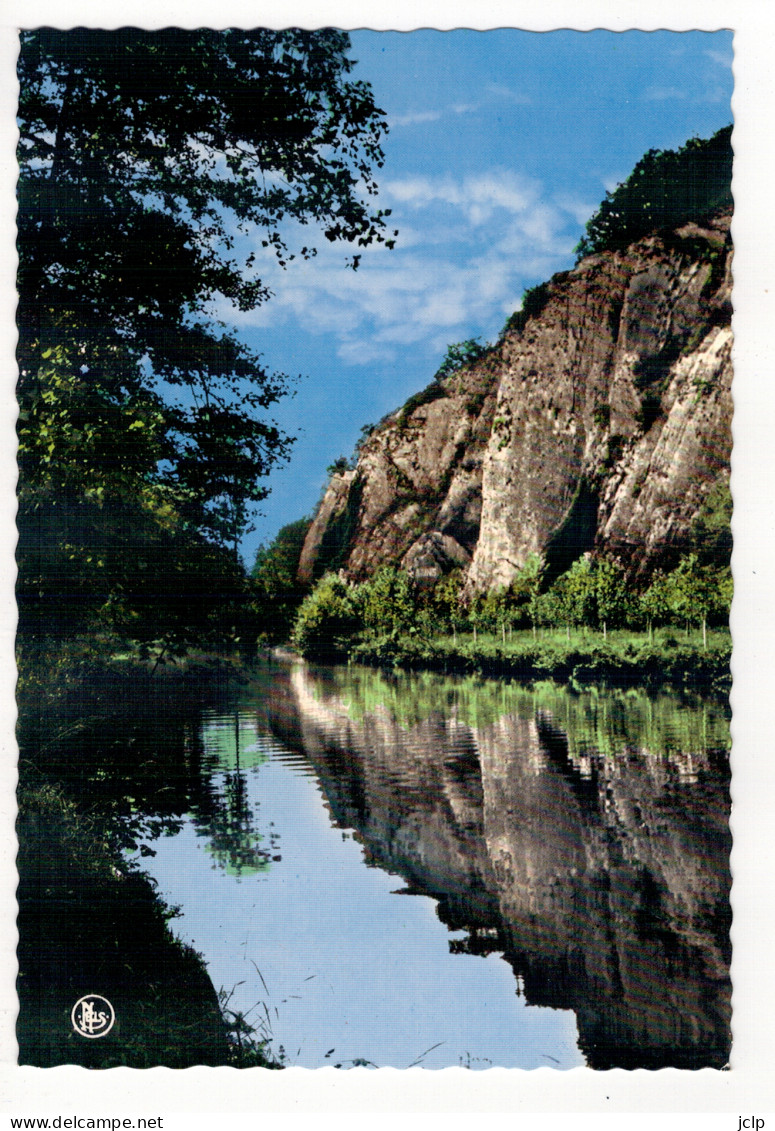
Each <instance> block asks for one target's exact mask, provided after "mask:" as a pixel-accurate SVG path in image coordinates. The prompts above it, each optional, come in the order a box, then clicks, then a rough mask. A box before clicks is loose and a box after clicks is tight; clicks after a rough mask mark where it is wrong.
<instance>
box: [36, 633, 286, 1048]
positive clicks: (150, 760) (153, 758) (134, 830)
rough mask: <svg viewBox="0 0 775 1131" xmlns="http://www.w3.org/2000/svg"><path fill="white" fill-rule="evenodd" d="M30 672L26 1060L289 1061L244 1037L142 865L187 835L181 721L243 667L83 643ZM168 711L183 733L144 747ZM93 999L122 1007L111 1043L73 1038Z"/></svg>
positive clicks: (41, 658) (46, 655)
mask: <svg viewBox="0 0 775 1131" xmlns="http://www.w3.org/2000/svg"><path fill="white" fill-rule="evenodd" d="M19 671H20V676H19V695H18V707H19V723H18V728H17V729H18V740H19V751H20V757H19V791H18V801H19V816H18V819H17V836H18V842H19V849H18V858H17V861H18V863H17V867H18V872H19V886H18V893H17V899H18V904H19V914H18V931H19V944H18V952H17V953H18V963H19V975H18V982H17V985H18V996H19V1018H18V1022H17V1039H18V1043H19V1062H20V1063H21V1064H31V1065H36V1066H39V1067H52V1066H54V1065H58V1064H77V1065H82V1066H84V1067H90V1068H110V1067H118V1066H128V1067H133V1068H147V1067H154V1066H157V1065H158V1066H164V1067H169V1068H185V1067H189V1066H193V1065H197V1064H205V1065H212V1066H217V1065H229V1064H231V1065H239V1066H253V1065H257V1066H263V1067H280V1065H279V1064H278V1063H276V1062H275V1061H274V1059H273V1057H272V1055H271V1052H270V1051H269V1050H268V1048H266V1047H265V1046H264V1045H262V1044H261V1043H259V1042H257V1041H255V1040H254V1039H253V1038H252V1036H251V1034H250V1032H248V1031H247V1030H246V1029H245V1028H244V1027H243V1028H242V1029H240V1028H239V1024H238V1023H237V1019H236V1018H234V1017H233V1016H232V1015H230V1014H229V1011H228V1009H227V1008H226V1003H225V1002H223V1001H221V1000H219V995H218V994H217V993H216V989H215V987H214V986H213V984H212V982H211V981H210V978H209V975H208V972H207V968H206V966H205V964H204V961H203V960H202V958H201V956H200V955H199V954H197V952H196V951H195V950H193V949H192V948H191V947H189V946H187V945H185V944H184V943H182V942H181V941H180V940H179V939H178V938H176V937H175V935H174V933H173V932H172V930H171V929H170V920H171V919H173V918H174V915H175V911H174V909H173V908H170V907H168V906H167V905H166V904H165V902H164V901H163V900H162V899H161V898H160V896H159V893H158V892H157V890H156V888H155V886H154V884H153V882H152V881H151V880H150V879H149V878H148V877H147V875H145V874H144V873H143V871H142V869H141V867H140V863H139V862H137V861H135V862H130V858H129V857H128V856H127V851H128V850H129V851H131V850H132V849H133V848H136V847H137V841H138V840H139V839H140V837H142V836H143V835H160V834H161V833H163V831H164V830H165V828H173V827H174V824H175V821H176V819H177V818H178V816H179V814H180V812H181V810H182V809H183V807H184V805H185V801H184V796H183V792H182V791H181V790H180V789H177V788H175V785H174V783H175V774H176V773H177V775H178V779H180V777H181V773H182V770H181V767H180V762H181V759H180V741H179V735H180V734H182V733H183V730H182V720H184V719H186V718H188V717H191V712H192V711H194V710H195V709H197V710H198V709H200V708H201V704H202V703H203V702H205V703H208V702H209V703H211V704H215V703H217V702H218V701H222V700H223V699H224V698H225V697H227V696H228V694H229V692H230V689H231V688H233V686H234V684H235V683H236V682H241V681H242V680H243V679H244V678H245V677H244V669H243V666H242V665H241V664H240V663H239V661H238V660H233V659H231V658H229V657H214V656H206V655H204V654H203V655H200V656H194V657H191V658H190V659H189V660H188V661H186V662H184V663H176V664H167V665H163V666H162V665H156V661H155V659H151V660H147V661H139V660H136V659H133V658H131V657H127V656H123V657H116V656H115V655H114V656H111V655H110V654H109V652H108V651H107V650H106V649H102V650H98V649H96V648H94V647H93V646H92V645H91V644H90V643H87V642H84V643H82V644H79V643H77V642H70V643H68V644H64V645H61V644H53V643H49V644H42V645H38V646H37V647H36V648H35V649H34V650H32V649H27V650H26V651H25V652H24V653H23V655H22V657H21V658H20V666H19ZM126 717H130V718H131V720H132V722H131V726H129V727H128V726H127V725H126V723H120V722H119V720H121V719H125V718H126ZM160 717H162V718H164V719H165V720H167V721H168V722H169V727H170V730H171V732H172V734H173V735H175V736H178V737H177V738H176V739H175V740H174V741H170V742H169V743H168V744H167V746H166V747H165V746H162V745H160V744H159V743H158V740H157V741H156V743H153V742H149V743H147V744H146V743H145V742H144V738H143V736H144V733H146V732H148V733H152V728H153V726H154V725H155V726H156V727H157V728H158V719H159V718H160ZM168 770H169V775H168V778H167V783H169V781H170V780H171V781H172V783H173V784H172V785H171V786H170V793H171V796H170V798H169V801H167V802H165V803H164V804H161V803H159V801H158V798H156V799H155V813H156V816H155V817H154V819H153V821H152V822H151V823H150V824H149V823H148V821H145V823H144V825H143V824H141V823H139V822H138V821H137V820H135V819H134V818H133V810H134V808H135V804H136V799H137V798H142V797H144V796H146V797H148V796H152V795H153V794H154V790H155V791H156V792H157V793H158V792H159V791H160V790H163V789H164V788H165V782H164V776H165V773H166V772H167V771H168ZM141 851H142V850H141ZM227 989H228V987H227ZM84 994H100V995H102V996H103V997H106V998H107V999H108V1000H109V1001H110V1002H111V1004H112V1006H113V1008H114V1010H115V1013H116V1021H115V1025H114V1027H113V1029H112V1030H111V1031H110V1032H109V1033H108V1034H107V1035H106V1036H105V1037H104V1038H102V1039H100V1040H89V1039H85V1038H82V1037H80V1036H78V1035H77V1034H76V1033H75V1031H74V1029H73V1026H72V1022H71V1017H70V1014H71V1010H72V1008H73V1006H74V1005H75V1003H76V1002H77V1001H78V1000H79V998H81V997H82V996H83V995H84Z"/></svg>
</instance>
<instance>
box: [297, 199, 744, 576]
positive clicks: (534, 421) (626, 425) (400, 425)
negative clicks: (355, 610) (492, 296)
mask: <svg viewBox="0 0 775 1131" xmlns="http://www.w3.org/2000/svg"><path fill="white" fill-rule="evenodd" d="M729 222H730V217H729V215H718V216H716V217H715V218H714V219H712V220H710V221H707V222H704V223H703V224H701V225H700V224H695V223H689V224H685V225H683V226H682V227H680V228H677V229H675V230H671V231H662V232H659V233H655V234H653V235H650V236H648V237H646V238H644V239H641V240H639V241H638V242H637V243H634V244H633V245H631V246H630V247H629V248H627V249H625V250H623V251H615V252H604V253H601V254H597V255H591V256H588V257H587V258H585V259H582V260H581V262H580V263H578V264H577V266H576V267H575V268H574V269H573V270H572V271H569V272H565V273H562V274H559V275H555V276H554V277H553V278H552V279H551V280H550V281H549V282H548V283H547V284H544V285H543V286H541V287H539V288H536V290H535V291H534V292H532V294H531V296H530V301H529V302H528V304H527V307H526V309H525V310H523V311H521V312H519V313H518V314H516V315H514V316H512V318H511V319H510V321H509V324H508V325H507V329H506V330H505V332H504V334H503V336H502V338H501V340H500V341H499V343H498V345H497V346H496V347H494V348H493V349H492V350H491V351H490V352H489V353H488V354H487V355H486V356H485V357H484V358H482V359H480V360H479V361H478V362H477V363H476V364H474V365H473V366H471V367H469V368H466V369H461V370H458V371H457V372H455V373H452V374H451V375H449V376H447V377H446V378H444V379H443V380H442V381H435V382H433V383H432V384H431V385H430V386H429V387H428V388H427V389H426V390H424V391H423V392H422V393H419V394H417V395H416V396H415V397H412V398H410V400H409V401H408V402H407V404H406V405H404V406H403V408H401V409H400V410H398V411H397V412H395V413H393V414H391V415H390V416H389V417H387V418H386V419H385V420H384V421H383V422H382V423H381V424H380V425H379V426H378V428H377V429H375V431H374V432H373V433H372V435H371V436H370V437H369V439H368V441H367V442H366V443H365V444H364V445H363V447H362V449H361V452H360V455H359V459H358V463H357V466H356V468H355V469H354V471H349V472H345V473H344V474H342V475H335V476H334V477H333V479H332V481H331V483H330V484H329V487H328V490H327V492H326V494H325V496H324V499H323V502H322V504H321V506H320V508H319V510H318V513H317V515H316V518H315V520H314V522H313V524H312V527H311V529H310V531H309V534H308V537H307V541H306V543H305V546H304V550H303V553H302V557H301V563H300V580H301V581H305V582H308V581H310V580H312V579H313V578H314V577H317V576H320V574H321V573H322V572H324V570H326V569H329V568H335V569H339V568H344V569H345V570H346V572H347V573H348V575H349V576H351V577H353V578H356V579H360V578H363V577H365V576H368V575H369V574H370V573H372V572H373V571H374V570H375V569H376V568H377V567H378V566H379V565H381V564H383V563H385V562H389V563H393V564H402V565H403V566H404V568H406V569H407V570H409V572H410V573H412V574H413V576H414V577H415V578H416V579H417V580H432V579H433V578H435V577H438V576H439V575H440V574H441V573H443V572H444V571H446V570H448V569H450V568H452V567H454V566H458V565H462V566H465V568H466V571H467V586H468V589H469V591H470V592H473V591H481V590H487V589H491V588H499V587H502V586H506V585H508V584H509V583H510V582H511V580H512V579H513V577H514V575H515V573H516V571H517V570H518V569H519V568H520V566H521V565H522V564H523V563H524V561H525V559H526V558H527V556H528V555H529V554H531V553H537V554H539V555H541V557H542V558H543V559H544V560H545V561H548V562H549V564H550V566H552V567H553V568H554V569H556V570H560V569H563V568H566V567H567V566H568V565H569V564H570V563H571V561H572V560H573V559H574V558H575V557H577V556H578V555H579V554H581V553H583V552H585V551H587V550H593V551H594V552H596V553H605V554H607V555H610V556H612V557H614V558H616V559H618V560H619V561H620V562H621V563H622V564H624V565H625V567H626V568H627V570H628V572H629V573H630V574H631V575H632V576H647V575H648V574H649V573H650V572H651V571H652V570H653V569H654V568H655V567H656V566H657V565H660V566H663V567H665V568H671V567H672V566H673V565H674V564H675V562H676V560H677V558H678V556H679V554H680V553H681V552H682V551H683V550H684V549H685V548H686V545H687V543H688V540H689V536H690V531H691V527H692V523H693V522H694V520H695V519H696V517H697V514H698V512H699V510H700V508H701V506H702V504H703V502H704V500H705V499H706V497H707V495H708V493H709V492H710V491H711V489H712V488H713V487H714V485H716V484H717V483H718V481H719V480H720V479H723V478H725V477H727V476H728V474H729V458H730V451H731V418H732V398H731V389H730V386H731V377H732V365H731V347H732V333H731V326H730V323H731V311H732V307H731V285H732V280H731V252H732V248H731V241H730V236H729Z"/></svg>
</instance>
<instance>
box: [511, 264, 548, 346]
mask: <svg viewBox="0 0 775 1131" xmlns="http://www.w3.org/2000/svg"><path fill="white" fill-rule="evenodd" d="M560 277H561V276H555V278H560ZM549 295H550V289H549V284H548V283H539V284H538V285H537V286H535V287H528V288H527V290H526V291H525V292H524V294H523V295H522V305H521V307H520V308H519V310H515V311H514V313H513V314H510V315H509V317H508V318H507V320H506V324H505V326H504V327H503V330H502V331H501V337H503V336H504V335H505V334H507V333H509V332H512V331H513V332H515V333H519V334H521V333H522V331H523V330H524V329H525V326H526V325H527V323H528V321H529V320H530V319H531V318H537V317H538V315H539V314H540V313H541V311H542V310H543V309H544V307H545V306H546V304H547V302H548V301H549Z"/></svg>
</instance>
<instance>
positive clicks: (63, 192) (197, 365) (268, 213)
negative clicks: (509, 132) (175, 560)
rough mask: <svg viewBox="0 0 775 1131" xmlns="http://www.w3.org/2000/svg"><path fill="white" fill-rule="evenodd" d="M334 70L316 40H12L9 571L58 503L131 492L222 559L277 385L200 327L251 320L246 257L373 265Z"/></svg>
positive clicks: (331, 47) (75, 35)
mask: <svg viewBox="0 0 775 1131" xmlns="http://www.w3.org/2000/svg"><path fill="white" fill-rule="evenodd" d="M348 48H349V39H348V37H347V35H346V34H344V33H341V32H338V31H335V30H323V31H311V32H308V31H303V30H299V29H290V30H287V31H281V32H275V31H269V30H264V29H258V30H253V31H243V30H239V29H232V30H229V31H224V32H220V31H213V30H209V29H195V30H186V29H172V28H167V29H165V30H163V31H144V30H141V29H138V28H121V29H119V30H117V31H102V30H93V29H85V28H78V29H75V30H72V31H59V30H56V29H52V28H42V29H37V30H35V31H26V32H23V33H22V35H21V50H20V57H19V65H18V73H19V81H20V103H19V129H20V139H19V148H18V158H19V166H20V175H19V189H18V204H19V208H18V248H19V273H18V285H19V306H18V327H19V345H18V357H19V365H20V379H19V404H20V429H19V436H20V466H21V475H22V488H21V491H20V541H21V550H20V563H21V564H22V565H23V564H24V562H25V560H26V558H25V554H28V553H29V543H30V541H31V540H34V539H35V538H37V537H38V535H39V531H40V527H41V524H43V526H44V527H48V526H52V529H53V528H55V527H56V525H57V523H56V521H54V519H53V518H52V513H53V512H52V505H53V504H51V500H56V499H59V498H61V496H62V492H63V491H70V492H72V494H73V497H74V498H78V499H79V500H80V501H81V502H82V501H83V499H84V498H85V496H86V494H87V493H88V492H92V495H91V496H90V498H91V500H92V501H91V504H90V505H91V509H92V510H96V509H99V507H100V506H104V505H105V497H106V496H110V497H116V496H117V495H120V494H123V495H125V496H127V495H131V496H132V497H133V498H134V499H135V500H136V499H137V497H138V492H140V493H141V492H142V490H143V489H144V488H145V487H148V486H153V487H154V488H158V489H164V490H165V491H166V492H167V494H166V504H165V505H168V506H169V507H170V508H172V510H174V515H175V519H174V521H175V523H177V524H178V531H179V533H180V534H181V536H182V535H183V533H184V532H191V533H192V535H193V534H196V535H197V536H198V537H201V538H203V539H204V540H205V541H207V542H210V543H215V544H217V545H220V546H228V547H230V548H231V551H232V553H233V554H234V555H235V557H236V547H237V542H238V539H239V537H240V535H241V533H242V532H243V531H244V530H245V528H246V526H247V524H248V522H249V515H250V511H251V508H252V507H253V506H254V505H255V504H256V503H257V502H259V501H260V500H261V498H263V497H264V495H265V494H266V488H265V487H264V486H263V484H262V481H263V479H264V478H265V476H266V475H267V474H268V472H269V471H270V469H271V468H272V467H273V466H274V465H275V464H276V463H277V461H278V460H282V459H284V458H286V457H287V455H288V452H289V447H290V442H291V440H290V438H289V437H288V436H285V435H284V434H283V433H282V432H281V431H280V430H279V429H278V428H277V427H276V425H275V424H274V423H273V422H272V421H271V419H269V418H268V417H267V412H268V411H269V410H271V406H272V405H273V404H274V403H276V402H277V400H278V399H279V398H280V397H281V396H282V395H283V393H284V392H285V391H286V389H287V384H288V379H287V378H286V377H285V376H284V375H283V374H270V373H268V372H267V371H266V369H265V368H264V366H263V365H262V363H261V359H260V356H258V355H256V354H254V353H252V352H251V351H249V350H247V349H246V348H245V347H244V346H243V345H242V344H241V343H240V342H239V341H238V340H237V339H236V338H235V337H234V336H233V335H232V334H230V333H228V332H226V330H225V328H224V327H222V326H217V325H216V324H215V322H214V321H213V319H212V318H210V317H209V316H208V311H209V309H210V305H211V303H212V302H213V301H216V300H221V299H226V300H228V301H229V302H231V303H233V304H234V305H236V306H237V307H238V308H239V309H240V310H249V309H251V308H252V307H255V306H256V305H258V304H260V303H262V302H264V301H266V300H267V299H268V298H269V297H270V292H269V289H268V287H267V286H266V284H265V283H264V282H262V279H261V277H260V272H259V270H258V259H257V257H258V256H260V255H273V256H275V257H276V259H277V260H278V261H279V262H280V264H281V265H283V266H285V264H287V263H288V262H290V261H291V260H292V259H293V258H294V257H295V256H296V255H300V256H302V257H304V258H309V257H311V256H312V255H314V254H315V249H314V247H313V246H312V245H311V244H308V243H306V242H305V243H302V245H301V246H298V245H299V244H300V243H301V240H300V239H299V238H298V236H297V234H296V233H297V232H299V233H300V232H301V231H302V229H303V227H304V226H306V225H309V224H310V223H313V224H315V225H316V226H318V227H319V228H320V229H321V230H322V233H323V235H324V237H325V238H326V239H327V240H329V241H332V242H333V241H339V240H342V241H346V242H348V243H350V244H354V245H356V246H357V247H360V248H362V247H366V246H368V245H370V244H373V243H380V242H381V243H385V244H388V245H392V243H393V240H392V239H388V238H387V236H388V233H387V232H386V231H385V217H386V215H387V213H386V212H380V211H375V210H374V208H373V207H372V205H371V199H370V198H371V197H373V195H374V193H375V192H376V185H375V183H374V169H375V168H378V167H379V166H381V164H382V161H383V153H382V149H381V139H382V136H383V134H384V131H385V126H384V115H383V113H382V111H380V110H379V109H378V108H377V107H376V106H375V104H374V101H373V97H372V92H371V89H370V87H369V86H368V84H365V83H362V82H355V81H352V80H351V79H349V77H348V76H349V73H350V71H351V69H352V66H353V63H352V61H351V60H350V59H349V58H348V56H347V51H348ZM358 258H359V257H358V255H355V256H353V258H352V261H351V262H352V265H353V266H357V261H358ZM81 443H83V444H84V447H83V448H82V449H80V451H79V445H81ZM41 453H44V454H45V453H47V458H46V459H44V460H41V459H40V456H41ZM116 461H118V467H119V471H120V474H117V462H116ZM100 491H102V496H100V495H99V494H98V493H99V492H100ZM100 498H102V501H100ZM76 525H77V524H76ZM87 525H88V524H87ZM68 537H69V534H68ZM70 542H71V543H73V544H74V540H73V539H70ZM95 551H97V552H98V547H94V546H88V545H85V546H83V547H81V548H80V549H79V548H76V549H75V550H74V551H73V552H74V555H75V557H74V559H73V560H74V561H75V565H74V567H73V568H74V569H77V567H78V560H79V555H80V564H81V566H82V567H83V568H84V569H85V567H86V564H87V563H86V558H87V557H89V556H91V557H94V553H95Z"/></svg>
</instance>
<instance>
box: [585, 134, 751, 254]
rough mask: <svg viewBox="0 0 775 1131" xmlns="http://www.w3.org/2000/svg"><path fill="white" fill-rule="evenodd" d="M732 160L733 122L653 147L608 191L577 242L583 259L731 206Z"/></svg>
mask: <svg viewBox="0 0 775 1131" xmlns="http://www.w3.org/2000/svg"><path fill="white" fill-rule="evenodd" d="M732 159H733V151H732V127H731V126H726V127H725V128H724V129H721V130H719V131H718V132H717V133H715V134H714V135H713V137H710V138H705V139H700V138H696V137H695V138H691V139H690V140H689V141H687V142H686V144H685V145H683V146H681V148H680V149H677V150H672V149H664V150H657V149H650V150H649V151H648V153H646V154H645V155H644V156H643V157H641V159H640V161H639V162H638V163H637V165H636V166H635V168H634V169H633V171H632V173H630V175H629V177H628V178H627V179H626V181H624V182H622V184H620V185H617V187H616V188H615V189H614V190H613V192H607V193H606V196H605V200H604V201H603V202H602V204H601V205H600V207H599V209H598V210H597V212H596V213H595V214H594V215H593V216H592V217H591V219H590V220H589V221H588V222H587V226H586V232H585V234H584V236H583V237H582V238H581V240H580V241H579V243H578V244H577V246H576V255H577V259H582V258H583V257H584V256H585V255H591V254H593V253H595V252H600V251H617V250H621V249H622V248H625V247H627V246H628V245H629V244H631V243H633V242H634V241H635V240H637V239H640V238H641V237H642V236H645V235H648V234H649V233H650V232H653V231H656V230H657V229H659V228H669V227H676V226H678V225H679V224H683V223H686V221H688V220H695V221H700V220H703V219H705V218H707V217H709V216H711V215H712V214H713V213H714V212H718V211H720V210H721V209H724V208H731V207H732Z"/></svg>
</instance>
